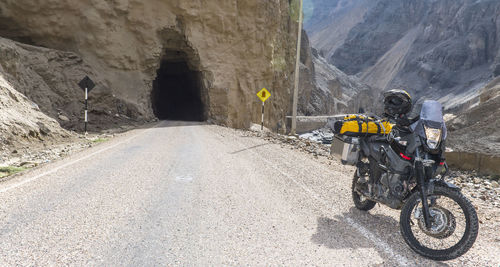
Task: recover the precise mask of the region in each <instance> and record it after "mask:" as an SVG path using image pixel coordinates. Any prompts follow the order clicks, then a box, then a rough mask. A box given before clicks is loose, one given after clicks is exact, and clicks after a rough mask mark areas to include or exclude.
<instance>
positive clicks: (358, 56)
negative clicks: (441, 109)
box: [305, 0, 500, 111]
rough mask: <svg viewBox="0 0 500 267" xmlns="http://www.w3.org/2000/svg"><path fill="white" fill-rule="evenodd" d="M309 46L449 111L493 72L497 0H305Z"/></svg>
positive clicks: (346, 68) (499, 30) (375, 82)
mask: <svg viewBox="0 0 500 267" xmlns="http://www.w3.org/2000/svg"><path fill="white" fill-rule="evenodd" d="M306 2H307V4H306V7H308V9H306V10H308V11H309V14H308V17H309V19H308V20H307V22H306V24H305V29H306V30H307V31H308V33H310V35H311V43H312V46H313V47H315V48H317V49H318V50H319V51H320V53H321V54H323V55H325V57H326V58H327V61H328V62H329V63H331V64H333V65H335V66H336V67H338V68H339V69H340V70H341V71H343V72H345V73H347V74H349V75H356V76H358V77H360V79H361V81H363V82H365V83H367V84H370V85H371V86H373V87H375V88H377V89H379V90H386V89H390V88H404V89H407V90H408V91H409V92H410V93H411V94H412V95H413V96H414V97H415V98H416V99H419V98H423V97H425V98H427V99H428V98H432V99H437V100H439V101H440V102H442V103H443V105H444V106H445V107H446V108H447V109H448V110H450V111H460V110H464V109H467V108H468V107H470V106H471V105H473V104H474V103H478V101H479V94H480V91H481V88H483V87H484V86H485V85H486V84H487V83H488V82H489V81H491V80H492V79H493V78H494V77H495V76H498V75H500V16H499V15H498V14H500V1H497V0H441V1H436V0H419V1H414V0H371V1H368V0H334V1H326V0H306Z"/></svg>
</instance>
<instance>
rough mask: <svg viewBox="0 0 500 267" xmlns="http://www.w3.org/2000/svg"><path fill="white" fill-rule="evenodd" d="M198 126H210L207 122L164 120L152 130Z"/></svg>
mask: <svg viewBox="0 0 500 267" xmlns="http://www.w3.org/2000/svg"><path fill="white" fill-rule="evenodd" d="M200 125H210V123H208V122H204V121H201V122H200V121H171V120H164V121H160V122H158V123H157V124H156V125H155V127H154V128H169V127H187V126H200Z"/></svg>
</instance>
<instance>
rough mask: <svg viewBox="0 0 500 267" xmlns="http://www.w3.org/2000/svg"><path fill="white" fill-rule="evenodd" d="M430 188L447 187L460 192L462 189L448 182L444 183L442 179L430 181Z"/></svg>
mask: <svg viewBox="0 0 500 267" xmlns="http://www.w3.org/2000/svg"><path fill="white" fill-rule="evenodd" d="M429 185H430V186H429V187H430V188H432V189H434V186H442V187H447V188H449V189H452V190H455V191H460V187H458V186H456V185H454V184H452V183H448V182H446V181H443V180H441V179H432V180H430V181H429Z"/></svg>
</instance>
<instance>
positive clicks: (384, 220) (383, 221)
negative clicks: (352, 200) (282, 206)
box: [311, 208, 449, 266]
mask: <svg viewBox="0 0 500 267" xmlns="http://www.w3.org/2000/svg"><path fill="white" fill-rule="evenodd" d="M317 222H318V226H317V229H316V233H314V234H313V235H312V237H311V241H312V242H314V243H316V244H318V245H322V246H325V247H327V248H330V249H345V248H352V249H357V248H374V249H376V250H377V251H378V252H379V254H380V255H384V256H382V258H387V256H389V255H387V252H386V251H384V250H383V249H382V247H383V246H379V245H380V244H375V245H374V242H376V241H377V240H371V239H368V238H367V237H366V236H365V235H363V233H361V231H360V230H359V228H364V229H366V230H367V231H368V232H369V233H373V235H374V236H375V237H376V238H378V239H379V240H382V241H384V242H387V244H388V245H389V246H390V247H391V248H392V249H394V250H395V253H398V250H400V248H401V247H402V246H406V244H405V243H404V242H403V238H402V237H400V236H399V235H400V232H399V222H398V221H397V220H395V219H394V218H393V217H391V216H386V215H382V214H370V213H366V212H362V211H359V210H357V209H355V208H351V209H350V211H349V212H346V213H343V214H342V215H336V216H334V217H333V218H328V217H324V216H322V217H319V218H318V219H317ZM353 223H354V224H356V225H353ZM396 237H398V238H400V240H397V239H396ZM403 250H404V251H407V253H408V254H410V255H412V254H413V256H416V257H419V258H420V259H422V260H424V262H425V261H427V262H428V263H430V264H431V265H432V266H449V265H448V264H446V263H443V262H434V261H431V260H428V259H425V258H423V257H421V256H419V255H418V254H416V253H415V252H413V251H412V250H411V249H410V248H409V247H403Z"/></svg>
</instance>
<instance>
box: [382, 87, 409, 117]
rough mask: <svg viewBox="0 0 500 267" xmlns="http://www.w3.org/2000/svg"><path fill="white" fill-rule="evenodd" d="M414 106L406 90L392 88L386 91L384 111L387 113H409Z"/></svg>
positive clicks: (391, 114) (392, 114) (394, 114)
mask: <svg viewBox="0 0 500 267" xmlns="http://www.w3.org/2000/svg"><path fill="white" fill-rule="evenodd" d="M412 107H413V105H412V103H411V96H410V94H408V92H406V91H405V90H399V89H392V90H389V91H387V92H384V112H385V113H386V114H387V115H390V116H396V115H402V114H407V113H409V112H410V111H411V109H412Z"/></svg>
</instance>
